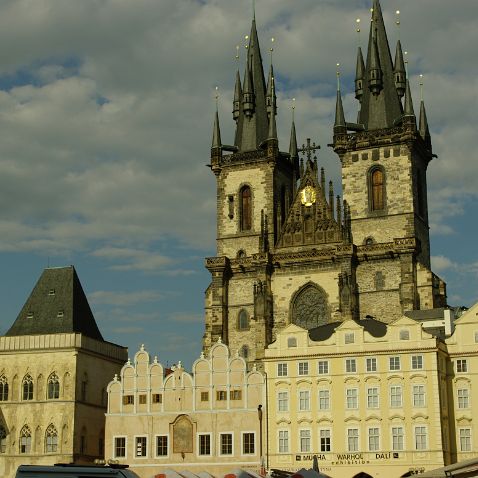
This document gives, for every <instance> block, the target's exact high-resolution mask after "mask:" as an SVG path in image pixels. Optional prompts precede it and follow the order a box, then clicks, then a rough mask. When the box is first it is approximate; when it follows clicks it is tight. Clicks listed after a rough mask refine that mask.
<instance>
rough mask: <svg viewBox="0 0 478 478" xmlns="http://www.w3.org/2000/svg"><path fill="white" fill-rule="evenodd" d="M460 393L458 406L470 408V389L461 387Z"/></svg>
mask: <svg viewBox="0 0 478 478" xmlns="http://www.w3.org/2000/svg"><path fill="white" fill-rule="evenodd" d="M457 394H458V408H469V407H470V399H469V391H468V389H467V388H459V389H458V391H457Z"/></svg>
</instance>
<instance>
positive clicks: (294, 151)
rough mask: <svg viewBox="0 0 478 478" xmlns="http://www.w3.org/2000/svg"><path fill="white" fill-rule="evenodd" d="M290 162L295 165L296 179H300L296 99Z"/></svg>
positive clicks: (293, 109)
mask: <svg viewBox="0 0 478 478" xmlns="http://www.w3.org/2000/svg"><path fill="white" fill-rule="evenodd" d="M289 154H290V161H291V163H292V164H293V165H294V174H295V177H296V178H298V177H300V162H299V150H298V148H297V134H296V131H295V98H292V126H291V128H290V143H289Z"/></svg>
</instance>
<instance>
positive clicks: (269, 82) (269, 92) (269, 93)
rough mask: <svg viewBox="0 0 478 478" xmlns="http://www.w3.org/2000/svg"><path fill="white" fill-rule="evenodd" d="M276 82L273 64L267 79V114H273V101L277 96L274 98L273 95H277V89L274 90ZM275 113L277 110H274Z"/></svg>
mask: <svg viewBox="0 0 478 478" xmlns="http://www.w3.org/2000/svg"><path fill="white" fill-rule="evenodd" d="M273 82H274V67H273V66H272V63H271V66H270V68H269V78H268V79H267V95H266V109H267V116H269V118H270V116H271V112H272V111H273V110H272V103H273V100H275V98H273V95H275V91H273V86H272V84H273ZM274 114H276V111H274Z"/></svg>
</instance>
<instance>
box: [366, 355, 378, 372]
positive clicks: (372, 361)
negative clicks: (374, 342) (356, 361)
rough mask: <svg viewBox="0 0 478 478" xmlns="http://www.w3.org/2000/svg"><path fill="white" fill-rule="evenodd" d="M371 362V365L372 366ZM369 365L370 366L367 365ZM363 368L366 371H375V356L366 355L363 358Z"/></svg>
mask: <svg viewBox="0 0 478 478" xmlns="http://www.w3.org/2000/svg"><path fill="white" fill-rule="evenodd" d="M372 364H373V366H372ZM369 365H370V366H369ZM365 370H366V371H367V373H372V372H377V370H378V366H377V357H366V359H365Z"/></svg>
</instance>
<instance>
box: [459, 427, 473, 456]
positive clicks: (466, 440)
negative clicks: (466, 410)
mask: <svg viewBox="0 0 478 478" xmlns="http://www.w3.org/2000/svg"><path fill="white" fill-rule="evenodd" d="M460 451H471V428H460Z"/></svg>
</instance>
